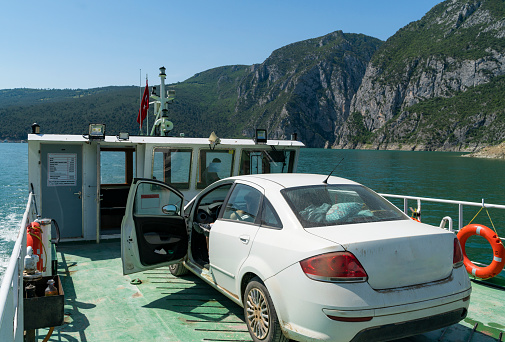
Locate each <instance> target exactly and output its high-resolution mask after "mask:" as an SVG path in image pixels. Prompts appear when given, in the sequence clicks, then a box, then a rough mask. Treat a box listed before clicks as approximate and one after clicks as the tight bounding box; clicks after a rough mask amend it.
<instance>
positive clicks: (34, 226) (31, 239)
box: [26, 222, 46, 271]
mask: <svg viewBox="0 0 505 342" xmlns="http://www.w3.org/2000/svg"><path fill="white" fill-rule="evenodd" d="M28 246H31V247H32V250H33V254H37V255H38V256H39V261H38V262H37V269H38V270H39V271H44V265H43V261H42V249H44V252H45V247H44V244H43V243H42V229H41V228H40V224H39V223H38V222H31V223H30V224H29V225H28V227H26V247H28ZM44 259H46V258H44Z"/></svg>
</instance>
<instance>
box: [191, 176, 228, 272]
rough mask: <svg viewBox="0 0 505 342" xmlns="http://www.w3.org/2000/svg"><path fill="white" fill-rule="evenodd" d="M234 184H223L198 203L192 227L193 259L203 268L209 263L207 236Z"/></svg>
mask: <svg viewBox="0 0 505 342" xmlns="http://www.w3.org/2000/svg"><path fill="white" fill-rule="evenodd" d="M231 186H232V184H225V185H222V186H220V187H218V188H216V189H214V190H212V191H211V192H209V193H207V194H206V195H205V196H204V197H202V198H201V199H200V200H199V202H198V203H196V206H197V207H196V209H195V213H194V215H195V216H194V217H193V220H190V221H192V222H193V224H192V229H191V254H192V257H193V260H194V261H195V262H196V263H197V264H198V265H200V266H201V267H202V268H203V267H204V266H205V264H208V263H209V250H208V247H207V238H208V236H209V232H210V229H211V224H213V223H214V222H215V221H216V220H217V218H218V216H219V213H220V211H221V208H222V205H223V203H224V201H225V200H226V197H227V196H228V192H229V190H230V188H231Z"/></svg>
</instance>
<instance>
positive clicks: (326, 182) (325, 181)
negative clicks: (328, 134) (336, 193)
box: [323, 158, 344, 184]
mask: <svg viewBox="0 0 505 342" xmlns="http://www.w3.org/2000/svg"><path fill="white" fill-rule="evenodd" d="M342 160H344V158H342V159H340V161H339V162H338V164H337V166H335V167H334V168H333V170H331V172H330V174H329V175H328V177H326V179H325V180H324V181H323V183H324V184H328V179H329V178H330V176H331V174H332V173H333V171H335V170H336V169H337V167H338V166H339V165H340V163H341V162H342Z"/></svg>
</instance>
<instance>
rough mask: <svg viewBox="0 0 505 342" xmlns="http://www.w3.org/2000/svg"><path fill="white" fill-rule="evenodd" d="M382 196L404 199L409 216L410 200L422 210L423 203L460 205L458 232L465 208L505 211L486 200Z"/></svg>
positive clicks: (461, 225)
mask: <svg viewBox="0 0 505 342" xmlns="http://www.w3.org/2000/svg"><path fill="white" fill-rule="evenodd" d="M380 195H381V196H384V197H390V198H399V199H403V212H404V213H405V214H407V215H408V214H409V212H408V211H409V205H408V201H409V200H414V201H417V208H418V209H421V202H422V201H425V202H434V203H444V204H456V205H458V209H459V210H458V230H459V229H461V228H463V222H464V221H463V206H465V205H466V206H472V207H480V208H488V209H491V208H496V209H505V205H500V204H491V203H485V202H484V199H483V200H482V202H480V203H479V202H465V201H453V200H445V199H438V198H428V197H416V196H404V195H391V194H380ZM444 219H445V217H444Z"/></svg>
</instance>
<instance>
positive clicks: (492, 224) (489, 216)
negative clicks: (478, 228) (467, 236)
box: [468, 206, 498, 236]
mask: <svg viewBox="0 0 505 342" xmlns="http://www.w3.org/2000/svg"><path fill="white" fill-rule="evenodd" d="M482 209H486V213H487V217H488V218H489V221H490V222H491V227H493V230H494V232H495V233H496V236H498V232H497V231H496V228H495V226H494V223H493V220H492V219H491V215H489V211H488V210H487V208H486V207H484V206H483V207H481V208H480V210H479V211H478V212H477V214H475V216H474V217H473V219H471V220H470V222H468V224H471V223H472V222H473V220H475V218H476V217H477V216H478V215H479V214H480V212H481V211H482Z"/></svg>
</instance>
